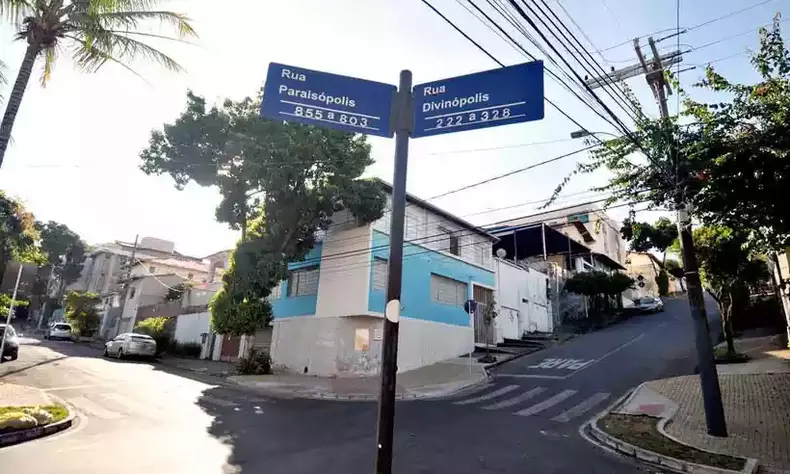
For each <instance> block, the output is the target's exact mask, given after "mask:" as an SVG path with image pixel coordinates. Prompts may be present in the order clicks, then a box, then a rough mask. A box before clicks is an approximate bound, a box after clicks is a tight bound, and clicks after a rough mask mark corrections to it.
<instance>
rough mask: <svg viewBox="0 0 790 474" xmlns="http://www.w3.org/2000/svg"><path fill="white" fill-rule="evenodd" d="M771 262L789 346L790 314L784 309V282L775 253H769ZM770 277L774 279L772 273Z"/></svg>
mask: <svg viewBox="0 0 790 474" xmlns="http://www.w3.org/2000/svg"><path fill="white" fill-rule="evenodd" d="M771 260H773V262H774V266H775V267H776V275H775V277H776V279H777V280H778V281H776V285H777V287H778V290H779V291H778V293H777V295H776V296H777V298H778V299H779V307H780V308H781V310H782V314H783V315H784V317H785V337H786V338H787V343H788V344H789V345H790V312H788V310H787V308H786V307H785V280H784V277H783V276H782V267H781V265H780V264H779V256H778V255H777V254H776V252H771ZM771 276H772V277H774V273H773V272H771Z"/></svg>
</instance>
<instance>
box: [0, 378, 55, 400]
mask: <svg viewBox="0 0 790 474" xmlns="http://www.w3.org/2000/svg"><path fill="white" fill-rule="evenodd" d="M51 404H52V400H50V398H49V397H48V396H47V394H46V393H44V392H43V391H41V390H39V389H37V388H32V387H25V386H24V385H16V384H11V383H2V382H0V406H12V405H13V406H34V405H51Z"/></svg>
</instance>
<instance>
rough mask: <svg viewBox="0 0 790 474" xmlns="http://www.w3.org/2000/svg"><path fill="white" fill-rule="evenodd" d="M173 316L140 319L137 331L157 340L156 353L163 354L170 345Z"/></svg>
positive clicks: (136, 327)
mask: <svg viewBox="0 0 790 474" xmlns="http://www.w3.org/2000/svg"><path fill="white" fill-rule="evenodd" d="M170 323H171V318H166V317H164V316H156V317H153V318H148V319H144V320H142V321H140V322H139V323H137V326H135V328H134V329H135V332H138V333H140V334H147V335H149V336H151V337H152V338H153V339H154V341H156V355H160V354H162V353H163V352H164V351H166V350H167V349H168V347H169V346H170V334H169V333H168V329H169V328H168V326H169V324H170Z"/></svg>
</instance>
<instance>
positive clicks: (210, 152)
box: [141, 92, 386, 334]
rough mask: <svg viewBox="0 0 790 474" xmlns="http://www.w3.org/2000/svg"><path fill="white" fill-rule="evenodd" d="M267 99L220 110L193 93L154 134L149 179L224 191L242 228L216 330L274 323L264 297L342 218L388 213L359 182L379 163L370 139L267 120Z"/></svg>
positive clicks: (229, 218) (375, 192)
mask: <svg viewBox="0 0 790 474" xmlns="http://www.w3.org/2000/svg"><path fill="white" fill-rule="evenodd" d="M261 98H262V97H261V96H260V95H259V96H257V97H256V98H254V99H253V98H250V97H247V98H245V99H243V100H241V101H238V102H234V101H230V100H226V101H225V102H223V104H222V106H221V107H212V108H210V109H208V108H207V106H206V101H205V99H203V98H202V97H199V96H196V95H195V94H193V93H191V92H189V93H188V94H187V108H186V111H185V112H183V113H182V114H181V116H179V117H178V118H177V119H176V120H175V122H173V123H172V124H166V125H165V126H164V128H163V130H162V131H154V132H153V133H152V134H151V139H150V142H149V146H148V148H147V149H146V150H144V151H143V152H142V153H141V158H142V161H143V163H142V165H141V168H142V170H143V171H144V172H146V173H149V174H169V175H170V176H171V177H172V178H173V180H174V181H175V183H176V187H178V188H183V187H184V186H185V185H186V184H187V183H189V182H190V181H194V182H195V183H197V184H199V185H201V186H216V187H217V188H218V189H219V191H220V194H221V195H222V202H221V203H220V205H219V207H218V208H217V214H216V215H217V219H218V220H219V221H221V222H227V223H228V224H230V226H231V227H232V228H236V229H240V230H241V231H242V239H241V241H240V242H239V243H238V245H237V247H236V249H235V251H234V253H233V256H232V258H231V263H230V265H229V268H228V270H227V271H226V272H225V273H224V274H223V276H222V280H223V288H222V289H221V290H220V291H219V292H218V293H217V294H216V295H215V297H214V299H213V301H212V302H211V311H212V325H213V327H214V330H215V331H216V332H218V333H221V334H225V333H229V334H251V333H254V332H255V331H256V330H258V329H260V328H262V327H264V325H265V324H266V323H267V322H268V321H269V320H270V319H271V314H272V313H271V306H270V305H269V302H268V301H267V300H266V298H267V297H268V296H269V294H270V293H271V289H272V287H273V286H274V285H276V284H279V283H280V282H281V281H282V280H284V279H285V278H287V277H288V266H287V263H288V262H291V261H299V260H303V259H304V258H305V255H306V254H307V252H309V251H310V249H311V248H313V246H314V245H315V233H316V231H318V230H322V229H324V230H325V229H327V228H328V227H329V224H330V223H331V222H332V216H333V214H334V213H335V212H339V211H342V210H348V211H350V212H351V213H352V214H353V215H354V216H356V217H357V218H358V219H359V220H360V221H361V222H371V221H374V220H376V219H378V218H379V217H381V215H382V214H383V210H384V205H385V204H386V198H385V197H384V194H383V189H382V186H381V183H380V182H378V181H372V180H364V179H360V176H361V175H362V173H363V172H364V170H365V168H366V167H367V166H369V165H370V164H372V163H373V160H372V159H371V157H370V145H369V144H368V143H367V140H366V138H365V136H363V135H354V134H350V133H344V132H338V131H334V130H329V129H325V128H319V127H313V126H307V125H301V124H294V123H288V122H282V121H276V120H266V119H261V118H260V103H261Z"/></svg>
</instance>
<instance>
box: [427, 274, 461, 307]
mask: <svg viewBox="0 0 790 474" xmlns="http://www.w3.org/2000/svg"><path fill="white" fill-rule="evenodd" d="M467 288H468V286H467V284H466V283H464V282H461V281H458V280H453V279H452V278H447V277H443V276H440V275H435V274H431V301H434V302H436V303H442V304H449V305H453V306H461V307H463V306H464V303H466V300H467V298H468V293H467V291H468V290H467Z"/></svg>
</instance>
